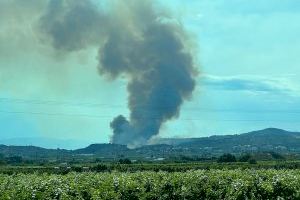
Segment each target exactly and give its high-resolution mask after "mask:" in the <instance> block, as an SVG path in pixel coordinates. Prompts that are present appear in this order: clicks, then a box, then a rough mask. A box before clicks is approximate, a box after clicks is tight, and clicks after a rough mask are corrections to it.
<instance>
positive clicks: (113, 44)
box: [40, 0, 196, 146]
mask: <svg viewBox="0 0 300 200" xmlns="http://www.w3.org/2000/svg"><path fill="white" fill-rule="evenodd" d="M110 6H111V7H110V8H109V9H108V10H107V11H106V12H103V11H101V10H99V9H96V8H95V6H94V5H93V4H92V3H91V2H90V1H80V0H75V1H68V0H65V1H60V0H52V1H50V3H49V5H48V9H47V12H46V14H45V15H44V16H43V17H42V18H41V20H40V21H41V27H43V30H44V33H46V35H48V36H50V37H51V38H52V44H53V46H54V47H55V48H56V49H59V50H64V51H76V50H80V49H82V48H85V47H86V46H88V45H95V44H97V45H99V46H100V47H99V55H98V59H99V71H100V74H102V75H108V76H109V77H111V78H117V77H118V76H121V75H123V76H124V75H125V76H126V77H127V78H128V81H129V82H128V85H127V90H128V93H129V99H128V107H129V109H130V111H131V113H130V117H129V119H126V118H125V117H123V116H122V115H120V116H118V117H116V118H115V119H114V120H113V121H112V122H111V124H110V125H111V128H112V130H113V136H112V138H111V142H112V143H118V144H126V145H129V146H139V145H143V144H146V143H147V141H148V140H149V139H151V137H153V136H155V135H157V134H159V130H160V128H161V126H162V124H163V123H164V122H166V121H168V120H170V119H173V118H176V117H178V116H179V112H180V106H181V105H182V103H183V102H184V100H186V99H188V98H190V97H191V94H192V92H193V90H194V88H195V80H194V77H195V76H196V70H195V68H194V63H193V56H192V53H191V50H190V48H189V45H188V37H187V34H186V33H185V31H184V29H183V27H182V26H181V25H180V24H179V23H176V22H174V20H173V19H172V18H171V16H170V15H169V14H168V12H166V11H165V10H159V9H158V8H157V7H155V6H156V4H154V2H153V1H151V0H143V1H141V0H128V1H121V0H120V1H112V3H111V4H110Z"/></svg>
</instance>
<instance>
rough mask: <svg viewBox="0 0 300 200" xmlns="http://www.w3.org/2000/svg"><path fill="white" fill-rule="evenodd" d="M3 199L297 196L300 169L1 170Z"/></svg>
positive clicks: (0, 182) (277, 197)
mask: <svg viewBox="0 0 300 200" xmlns="http://www.w3.org/2000/svg"><path fill="white" fill-rule="evenodd" d="M0 195H1V197H0V198H1V199H299V198H300V170H274V169H268V170H263V169H261V170H254V169H247V170H241V169H235V170H217V169H216V170H191V171H187V172H163V171H159V172H151V171H143V172H134V173H129V172H117V171H113V172H102V173H96V172H82V173H77V172H71V173H68V174H65V175H59V174H50V173H43V174H36V173H30V174H23V173H19V174H12V175H6V174H2V175H0Z"/></svg>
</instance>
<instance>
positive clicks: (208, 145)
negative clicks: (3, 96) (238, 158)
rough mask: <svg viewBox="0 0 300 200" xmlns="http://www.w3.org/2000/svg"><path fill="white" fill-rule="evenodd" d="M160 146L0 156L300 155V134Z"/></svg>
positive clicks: (266, 133)
mask: <svg viewBox="0 0 300 200" xmlns="http://www.w3.org/2000/svg"><path fill="white" fill-rule="evenodd" d="M156 143H157V144H154V145H145V146H142V147H139V148H136V149H129V148H127V146H125V145H119V144H92V145H89V146H87V147H85V148H81V149H76V150H63V149H46V148H41V147H35V146H7V145H0V154H4V155H6V156H10V155H21V156H24V157H55V156H57V155H60V156H63V157H64V156H71V157H72V156H74V155H78V156H91V155H93V156H99V157H106V158H115V157H137V158H138V157H140V158H146V157H151V158H154V157H157V158H158V157H168V156H177V155H197V156H200V155H220V154H222V153H243V152H249V151H250V152H271V151H274V152H297V153H300V133H299V132H289V131H285V130H281V129H276V128H268V129H264V130H259V131H253V132H249V133H244V134H240V135H219V136H210V137H202V138H162V139H157V140H156Z"/></svg>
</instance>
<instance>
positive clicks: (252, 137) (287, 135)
mask: <svg viewBox="0 0 300 200" xmlns="http://www.w3.org/2000/svg"><path fill="white" fill-rule="evenodd" d="M177 143H178V145H177V146H181V147H189V148H205V147H210V148H215V149H222V150H226V151H229V150H234V149H236V150H238V149H243V148H244V149H247V147H248V149H250V148H252V150H255V149H259V150H272V149H273V150H276V148H279V149H280V148H281V149H285V148H286V149H289V150H292V151H294V150H300V133H299V132H289V131H285V130H281V129H276V128H268V129H264V130H259V131H253V132H249V133H244V134H240V135H224V136H211V137H205V138H195V139H193V140H190V141H185V140H182V142H177Z"/></svg>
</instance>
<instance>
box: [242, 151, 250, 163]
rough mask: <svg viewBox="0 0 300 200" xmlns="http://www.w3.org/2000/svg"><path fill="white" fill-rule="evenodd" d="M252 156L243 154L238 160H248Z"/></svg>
mask: <svg viewBox="0 0 300 200" xmlns="http://www.w3.org/2000/svg"><path fill="white" fill-rule="evenodd" d="M251 157H252V156H251V155H250V154H248V153H247V154H244V155H242V156H241V157H240V158H239V161H240V162H248V161H249V160H250V158H251Z"/></svg>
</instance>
